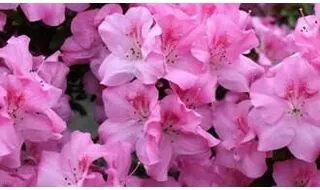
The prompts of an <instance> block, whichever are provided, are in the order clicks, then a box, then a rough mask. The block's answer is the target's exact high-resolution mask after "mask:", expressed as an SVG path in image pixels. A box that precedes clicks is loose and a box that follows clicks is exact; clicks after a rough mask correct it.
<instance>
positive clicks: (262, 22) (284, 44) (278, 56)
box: [252, 17, 295, 66]
mask: <svg viewBox="0 0 320 190" xmlns="http://www.w3.org/2000/svg"><path fill="white" fill-rule="evenodd" d="M252 25H253V27H254V29H255V31H256V33H257V35H258V37H259V39H260V46H259V47H258V48H256V50H257V52H258V53H259V60H258V62H259V63H260V64H261V65H264V66H271V65H272V64H275V63H278V62H280V61H282V60H283V59H284V58H285V57H288V56H289V55H291V54H293V53H294V51H295V47H294V45H293V44H292V42H290V41H289V40H288V38H287V37H286V36H287V34H288V33H289V32H290V30H289V29H288V28H286V27H285V26H282V27H278V26H277V25H275V23H274V19H273V18H270V17H267V18H259V17H254V18H252Z"/></svg>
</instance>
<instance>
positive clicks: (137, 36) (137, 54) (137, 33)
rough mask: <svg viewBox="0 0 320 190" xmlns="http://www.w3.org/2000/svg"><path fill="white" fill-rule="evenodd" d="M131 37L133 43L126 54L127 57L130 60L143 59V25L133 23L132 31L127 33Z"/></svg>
mask: <svg viewBox="0 0 320 190" xmlns="http://www.w3.org/2000/svg"><path fill="white" fill-rule="evenodd" d="M126 36H127V37H129V39H130V41H131V43H132V45H131V48H130V49H129V50H128V52H127V53H126V54H125V57H126V58H127V59H128V60H141V59H143V55H142V50H141V47H142V37H141V27H139V26H138V25H133V26H132V28H131V30H130V32H129V33H128V34H126Z"/></svg>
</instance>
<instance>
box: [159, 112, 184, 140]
mask: <svg viewBox="0 0 320 190" xmlns="http://www.w3.org/2000/svg"><path fill="white" fill-rule="evenodd" d="M163 121H164V122H163V123H162V126H163V132H164V133H165V134H167V135H168V136H171V137H174V136H176V135H179V133H180V131H179V130H178V129H176V128H175V125H176V124H177V123H178V121H179V117H178V116H177V115H175V114H173V113H168V114H166V115H165V116H164V117H163ZM171 142H173V139H172V140H171Z"/></svg>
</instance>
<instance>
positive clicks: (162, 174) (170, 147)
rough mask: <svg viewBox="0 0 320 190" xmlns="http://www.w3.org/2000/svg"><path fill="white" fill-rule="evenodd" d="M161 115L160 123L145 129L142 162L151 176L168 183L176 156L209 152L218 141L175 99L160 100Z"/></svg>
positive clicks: (152, 122) (150, 123)
mask: <svg viewBox="0 0 320 190" xmlns="http://www.w3.org/2000/svg"><path fill="white" fill-rule="evenodd" d="M160 114H161V119H159V118H154V119H153V118H151V119H150V122H148V124H147V126H146V129H145V133H146V136H145V139H146V144H145V147H144V151H145V152H144V154H143V155H140V157H139V158H141V159H140V160H141V161H142V162H143V163H144V164H145V168H146V170H147V173H148V175H149V176H152V177H153V178H154V179H156V180H158V181H166V180H167V178H168V177H167V172H168V170H169V168H170V167H171V165H172V161H173V160H174V159H175V157H176V156H179V155H195V154H201V153H204V152H208V151H210V147H212V146H215V145H217V144H218V142H219V141H218V140H217V139H215V138H213V137H212V136H211V135H210V134H209V133H207V132H206V131H204V130H203V129H202V128H201V127H200V126H199V125H200V122H201V118H200V116H199V115H198V114H196V113H195V112H193V111H192V110H189V109H187V108H186V107H185V105H184V104H183V103H182V102H181V100H180V99H179V98H178V97H177V96H175V95H169V96H166V97H165V98H164V99H162V100H161V102H160Z"/></svg>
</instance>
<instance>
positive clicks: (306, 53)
mask: <svg viewBox="0 0 320 190" xmlns="http://www.w3.org/2000/svg"><path fill="white" fill-rule="evenodd" d="M319 18H320V15H309V16H304V15H303V16H302V17H301V18H299V19H298V21H297V24H296V27H295V30H294V31H293V32H292V33H291V34H290V35H289V36H288V38H289V39H290V40H291V41H292V43H294V45H296V48H297V50H298V51H299V52H300V53H301V54H302V56H303V57H304V58H305V59H307V60H308V61H309V62H310V63H311V64H312V65H314V66H315V67H316V68H317V69H318V70H320V58H319V56H320V51H319V43H318V42H319V39H320V35H319V29H320V28H319V27H320V26H319V22H320V19H319Z"/></svg>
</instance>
